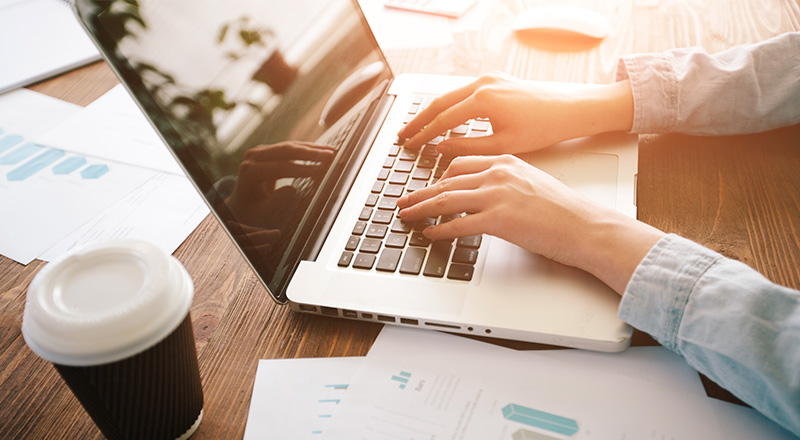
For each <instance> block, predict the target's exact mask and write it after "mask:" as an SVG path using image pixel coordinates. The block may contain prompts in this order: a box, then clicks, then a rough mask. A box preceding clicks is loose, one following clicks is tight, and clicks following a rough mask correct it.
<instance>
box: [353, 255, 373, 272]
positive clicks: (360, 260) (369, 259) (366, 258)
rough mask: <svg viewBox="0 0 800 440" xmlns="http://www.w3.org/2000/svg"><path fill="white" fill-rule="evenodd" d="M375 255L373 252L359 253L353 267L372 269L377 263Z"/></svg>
mask: <svg viewBox="0 0 800 440" xmlns="http://www.w3.org/2000/svg"><path fill="white" fill-rule="evenodd" d="M375 258H376V257H375V255H373V254H358V255H356V258H355V260H353V267H355V268H356V269H367V270H369V269H372V266H373V265H374V264H375Z"/></svg>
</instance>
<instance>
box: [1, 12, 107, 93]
mask: <svg viewBox="0 0 800 440" xmlns="http://www.w3.org/2000/svg"><path fill="white" fill-rule="evenodd" d="M0 42H1V43H0V44H1V45H0V65H2V66H3V68H2V69H0V93H2V92H5V91H7V90H11V89H14V88H17V87H23V86H26V85H29V84H33V83H34V82H37V81H40V80H42V79H46V78H49V77H51V76H54V75H57V74H59V73H62V72H66V71H68V70H70V69H74V68H76V67H79V66H82V65H84V64H88V63H90V62H92V61H95V60H99V59H100V53H99V52H98V51H97V48H96V47H95V45H94V43H92V41H91V40H90V39H89V37H88V36H86V34H85V32H84V31H83V29H82V28H81V27H80V24H78V21H77V20H76V19H75V17H74V16H73V15H72V11H70V9H69V6H68V5H67V3H66V2H64V1H61V0H25V1H16V0H3V1H2V2H0Z"/></svg>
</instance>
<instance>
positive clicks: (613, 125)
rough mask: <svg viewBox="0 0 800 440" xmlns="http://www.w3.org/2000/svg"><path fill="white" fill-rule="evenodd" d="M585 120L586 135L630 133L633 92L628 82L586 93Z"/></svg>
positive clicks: (594, 89)
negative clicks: (586, 123) (611, 132)
mask: <svg viewBox="0 0 800 440" xmlns="http://www.w3.org/2000/svg"><path fill="white" fill-rule="evenodd" d="M587 92H588V93H586V94H585V95H584V99H585V100H586V103H587V105H586V106H584V108H585V110H586V112H587V113H588V114H587V115H586V118H585V120H586V121H589V122H590V124H589V125H588V128H589V130H590V131H591V132H590V133H588V134H599V133H605V132H609V131H628V132H629V131H630V130H631V127H633V111H634V110H633V92H632V91H631V83H630V81H629V80H624V81H618V82H615V83H613V84H605V85H602V86H598V87H596V88H593V89H592V90H591V91H587Z"/></svg>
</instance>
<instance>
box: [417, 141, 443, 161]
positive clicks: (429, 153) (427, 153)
mask: <svg viewBox="0 0 800 440" xmlns="http://www.w3.org/2000/svg"><path fill="white" fill-rule="evenodd" d="M420 154H421V155H422V157H423V158H430V157H433V158H436V157H439V152H438V151H436V145H430V144H427V145H425V146H424V147H422V151H421V152H420Z"/></svg>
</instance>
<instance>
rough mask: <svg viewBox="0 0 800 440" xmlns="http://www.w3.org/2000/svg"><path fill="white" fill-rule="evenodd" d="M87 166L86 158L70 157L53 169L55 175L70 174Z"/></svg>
mask: <svg viewBox="0 0 800 440" xmlns="http://www.w3.org/2000/svg"><path fill="white" fill-rule="evenodd" d="M84 165H86V158H84V157H70V158H69V159H65V160H64V161H63V162H61V163H59V164H58V165H56V166H54V167H53V174H69V173H71V172H73V171H75V170H77V169H78V168H80V167H82V166H84Z"/></svg>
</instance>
